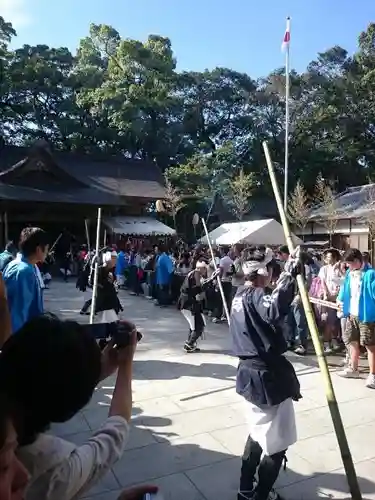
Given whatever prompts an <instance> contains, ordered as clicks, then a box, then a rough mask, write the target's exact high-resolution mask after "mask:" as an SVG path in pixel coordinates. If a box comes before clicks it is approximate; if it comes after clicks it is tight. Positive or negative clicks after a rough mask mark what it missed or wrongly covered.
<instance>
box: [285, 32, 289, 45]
mask: <svg viewBox="0 0 375 500" xmlns="http://www.w3.org/2000/svg"><path fill="white" fill-rule="evenodd" d="M289 42H290V31H286V32H285V35H284V43H289Z"/></svg>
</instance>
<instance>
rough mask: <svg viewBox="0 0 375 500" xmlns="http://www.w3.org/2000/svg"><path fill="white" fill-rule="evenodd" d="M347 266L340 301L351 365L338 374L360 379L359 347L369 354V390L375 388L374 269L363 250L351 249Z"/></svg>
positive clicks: (338, 298)
mask: <svg viewBox="0 0 375 500" xmlns="http://www.w3.org/2000/svg"><path fill="white" fill-rule="evenodd" d="M344 261H345V262H346V264H347V266H348V268H349V269H348V271H347V272H346V275H345V279H344V282H343V284H342V285H341V288H340V291H339V294H338V296H337V302H338V304H339V305H340V306H341V309H342V313H343V316H344V317H345V318H347V320H346V325H345V330H344V331H343V332H342V338H343V341H344V343H345V345H346V346H347V348H348V350H349V352H350V365H349V366H348V367H347V368H345V369H344V370H343V371H342V372H339V373H338V375H340V376H341V377H344V378H360V374H359V371H358V363H359V356H360V348H361V346H362V347H365V348H366V350H367V353H368V364H369V371H370V373H369V375H368V377H367V380H366V384H365V385H366V387H368V388H369V389H375V270H374V269H373V268H372V267H371V266H370V265H369V264H367V263H365V262H364V261H363V256H362V253H361V252H360V250H358V249H356V248H350V249H349V250H347V252H346V253H345V255H344Z"/></svg>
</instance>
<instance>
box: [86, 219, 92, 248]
mask: <svg viewBox="0 0 375 500" xmlns="http://www.w3.org/2000/svg"><path fill="white" fill-rule="evenodd" d="M85 232H86V242H87V250H88V251H89V252H90V250H91V245H90V232H89V221H88V220H87V219H85Z"/></svg>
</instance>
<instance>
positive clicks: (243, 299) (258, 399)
mask: <svg viewBox="0 0 375 500" xmlns="http://www.w3.org/2000/svg"><path fill="white" fill-rule="evenodd" d="M294 289H295V281H294V279H293V278H292V276H291V275H290V274H287V273H282V275H281V277H280V279H279V281H278V284H277V286H276V288H275V290H274V291H273V292H272V294H271V295H266V294H265V293H264V290H263V289H262V288H255V287H242V288H241V289H239V290H238V292H237V294H236V296H235V298H234V300H233V304H232V310H231V324H230V330H231V333H232V336H233V350H234V354H235V355H236V356H238V358H239V359H240V361H239V365H238V370H237V381H236V390H237V393H238V394H240V395H241V396H243V397H244V398H245V399H246V400H248V401H250V402H251V403H253V404H255V405H256V406H275V405H278V404H280V403H282V402H283V401H285V400H286V399H288V398H292V399H295V400H297V399H299V398H300V397H301V396H300V387H299V382H298V379H297V377H296V374H295V371H294V368H293V366H292V365H291V363H290V362H289V361H288V360H287V359H286V358H285V357H284V356H283V354H284V353H285V352H286V350H287V344H286V341H285V339H284V336H283V332H282V328H281V320H282V319H283V318H284V317H285V316H286V315H287V314H288V312H289V309H290V306H291V303H292V301H293V298H294Z"/></svg>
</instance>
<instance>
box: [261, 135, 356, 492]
mask: <svg viewBox="0 0 375 500" xmlns="http://www.w3.org/2000/svg"><path fill="white" fill-rule="evenodd" d="M263 149H264V154H265V157H266V162H267V167H268V173H269V176H270V179H271V183H272V189H273V193H274V195H275V200H276V204H277V208H278V210H279V214H280V219H281V223H282V225H283V229H284V234H285V239H286V242H287V245H288V249H289V252H290V253H292V252H293V250H294V244H293V240H292V235H291V232H290V228H289V223H288V219H287V218H286V214H285V211H284V207H283V200H282V198H281V194H280V190H279V186H278V184H277V179H276V175H275V170H274V167H273V163H272V160H271V155H270V152H269V150H268V145H267V142H266V141H264V142H263ZM297 284H298V289H299V293H300V295H301V299H302V304H303V308H304V311H305V314H306V319H307V324H308V326H309V330H310V334H311V338H312V341H313V344H314V349H315V353H316V356H317V358H318V363H319V369H320V372H321V375H322V378H323V382H324V386H325V394H326V398H327V403H328V408H329V411H330V413H331V418H332V422H333V427H334V430H335V434H336V438H337V442H338V445H339V448H340V453H341V459H342V462H343V465H344V469H345V473H346V478H347V481H348V485H349V489H350V494H351V497H352V500H362V495H361V491H360V489H359V484H358V479H357V475H356V472H355V468H354V464H353V459H352V456H351V453H350V449H349V444H348V440H347V438H346V434H345V429H344V425H343V423H342V419H341V415H340V410H339V407H338V404H337V400H336V396H335V391H334V389H333V385H332V379H331V374H330V372H329V369H328V365H327V361H326V358H325V356H324V352H323V348H322V344H321V342H320V338H319V332H318V327H317V325H316V321H315V316H314V313H313V309H312V306H311V303H310V300H309V295H308V293H307V290H306V287H305V283H304V281H303V277H302V276H301V275H298V276H297Z"/></svg>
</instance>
